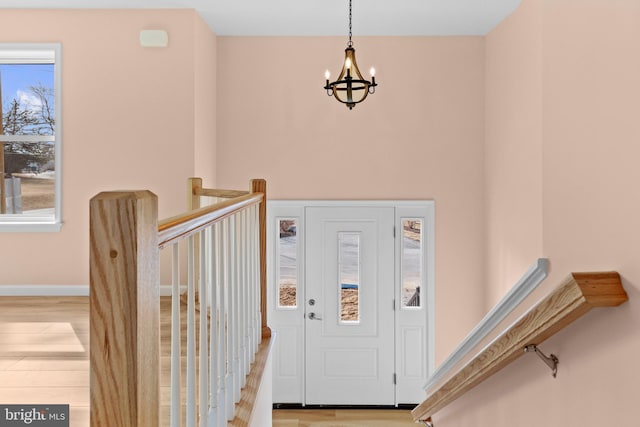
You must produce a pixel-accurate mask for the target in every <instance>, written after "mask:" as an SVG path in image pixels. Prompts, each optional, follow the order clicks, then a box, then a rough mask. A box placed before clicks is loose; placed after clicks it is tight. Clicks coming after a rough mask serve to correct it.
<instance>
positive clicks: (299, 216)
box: [267, 200, 435, 405]
mask: <svg viewBox="0 0 640 427" xmlns="http://www.w3.org/2000/svg"><path fill="white" fill-rule="evenodd" d="M307 206H310V207H311V206H314V207H393V208H395V225H396V230H397V231H396V233H401V230H402V219H403V218H412V219H413V218H421V219H422V220H423V227H424V231H423V239H422V244H423V260H422V262H423V266H424V269H423V275H422V283H421V286H422V287H421V294H422V295H424V297H425V298H423V301H425V302H424V303H423V304H422V307H421V308H420V309H405V308H402V307H400V305H401V304H399V301H400V288H401V287H400V285H399V284H400V280H401V277H400V276H401V271H400V265H401V244H402V239H399V238H396V239H395V266H396V267H395V273H394V274H395V282H396V283H395V292H396V311H395V316H396V317H395V320H396V321H395V323H396V327H395V336H396V343H397V344H396V357H395V359H396V362H395V365H396V366H395V372H396V378H397V385H396V402H395V403H396V405H397V404H405V403H410V404H412V403H419V402H420V401H422V400H423V399H424V391H423V389H422V387H423V385H424V383H425V381H426V379H427V377H428V376H429V375H430V373H431V372H433V370H434V341H435V340H434V279H435V275H434V249H435V243H434V231H435V223H434V211H435V209H434V202H433V201H431V200H416V201H406V200H405V201H393V200H389V201H387V200H384V201H383V200H364V201H361V200H357V201H343V200H339V201H337V200H269V201H267V290H268V292H267V293H268V298H267V304H268V305H267V306H268V323H269V326H271V328H272V329H274V330H275V332H276V334H277V338H276V352H275V356H274V369H273V370H274V378H273V381H274V388H273V398H274V402H275V403H299V404H303V405H304V404H305V403H306V402H305V394H304V391H305V378H304V371H305V369H304V342H305V336H304V333H305V328H304V322H305V318H304V316H305V314H306V312H305V309H306V308H307V307H306V304H305V301H306V296H305V284H304V278H305V262H304V261H305V248H304V241H305V218H304V212H305V207H307ZM280 219H295V220H296V221H297V240H298V247H297V251H296V256H297V260H298V262H297V273H296V276H297V284H298V289H297V301H298V303H297V306H296V307H295V308H278V307H277V306H276V301H277V292H278V286H276V283H277V280H278V277H277V274H278V271H277V268H276V263H277V259H276V254H277V244H278V237H279V236H277V234H276V231H278V230H279V228H277V223H278V221H279V220H280ZM398 230H400V231H398Z"/></svg>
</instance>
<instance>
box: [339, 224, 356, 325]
mask: <svg viewBox="0 0 640 427" xmlns="http://www.w3.org/2000/svg"><path fill="white" fill-rule="evenodd" d="M338 264H339V265H338V268H339V274H340V278H339V280H338V285H339V286H340V322H341V323H353V324H355V323H358V322H359V321H360V233H350V232H340V233H338Z"/></svg>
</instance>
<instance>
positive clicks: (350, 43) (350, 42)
mask: <svg viewBox="0 0 640 427" xmlns="http://www.w3.org/2000/svg"><path fill="white" fill-rule="evenodd" d="M349 46H353V42H352V41H351V0H349Z"/></svg>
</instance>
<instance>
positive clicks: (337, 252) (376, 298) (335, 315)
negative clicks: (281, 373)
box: [301, 207, 395, 405]
mask: <svg viewBox="0 0 640 427" xmlns="http://www.w3.org/2000/svg"><path fill="white" fill-rule="evenodd" d="M305 218H306V254H305V258H306V260H307V261H306V263H305V264H306V272H305V278H306V280H305V282H306V292H305V298H304V301H301V303H303V304H304V311H305V355H306V358H305V374H306V375H305V377H306V382H305V395H306V399H305V400H306V403H307V404H310V405H313V404H336V405H358V404H361V405H364V404H367V405H392V404H394V403H395V385H394V367H395V360H394V356H395V342H394V340H395V335H394V332H395V329H394V327H395V326H394V319H395V316H394V209H393V208H392V207H367V208H363V207H357V208H354V207H338V208H336V207H330V208H329V207H307V208H306V210H305Z"/></svg>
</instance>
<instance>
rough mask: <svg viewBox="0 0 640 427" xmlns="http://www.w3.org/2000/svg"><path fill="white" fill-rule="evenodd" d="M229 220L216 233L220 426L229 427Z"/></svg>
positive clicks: (220, 225) (219, 226)
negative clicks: (218, 267)
mask: <svg viewBox="0 0 640 427" xmlns="http://www.w3.org/2000/svg"><path fill="white" fill-rule="evenodd" d="M226 227H227V220H224V221H223V222H222V224H219V225H218V230H219V233H216V246H217V247H218V254H219V255H218V259H219V263H220V272H219V276H218V277H219V278H220V282H219V283H220V284H219V286H218V291H219V292H220V301H219V306H218V312H219V315H218V390H219V392H218V425H219V426H226V425H227V394H226V387H227V336H226V326H227V308H226V307H227V291H226V290H227V289H226V287H227V282H228V270H229V269H228V268H227V267H228V266H227V254H228V252H227V250H228V248H227V246H228V245H227V232H226Z"/></svg>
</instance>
